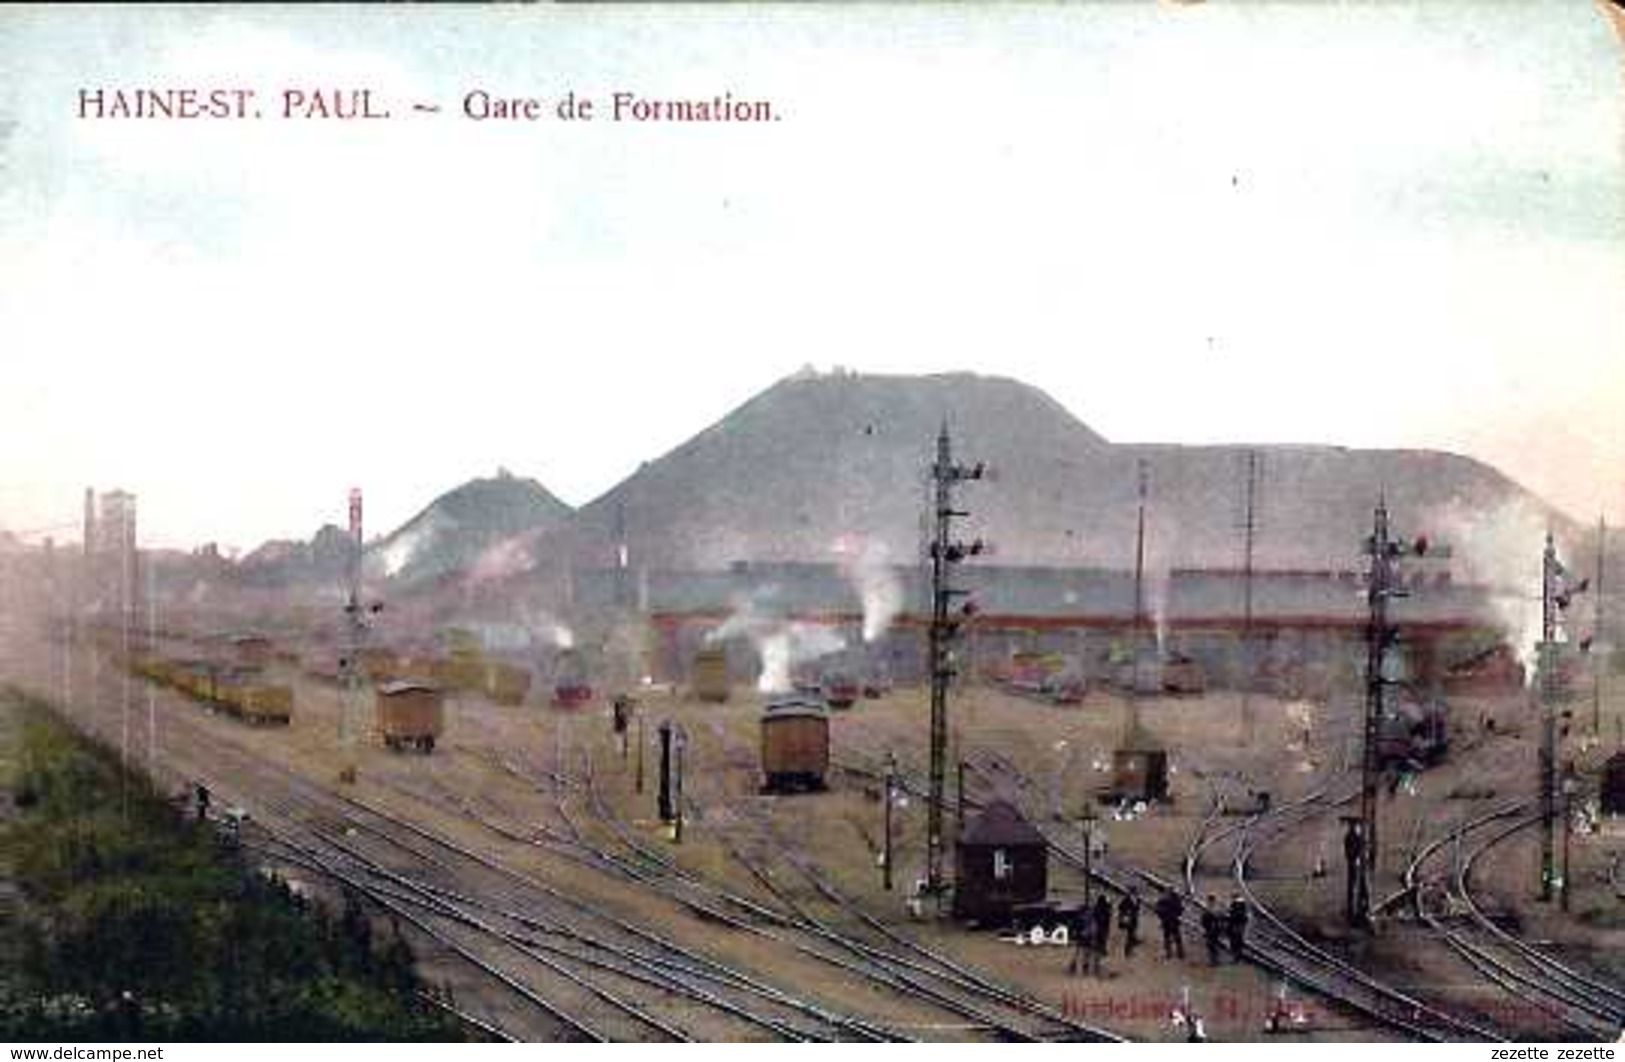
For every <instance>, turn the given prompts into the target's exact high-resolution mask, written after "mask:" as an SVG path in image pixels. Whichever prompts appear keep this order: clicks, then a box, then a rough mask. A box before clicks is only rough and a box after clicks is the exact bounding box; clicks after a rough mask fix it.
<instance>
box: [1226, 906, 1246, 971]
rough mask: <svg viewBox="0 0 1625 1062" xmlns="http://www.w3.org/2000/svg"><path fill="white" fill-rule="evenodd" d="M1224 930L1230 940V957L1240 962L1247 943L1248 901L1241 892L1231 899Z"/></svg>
mask: <svg viewBox="0 0 1625 1062" xmlns="http://www.w3.org/2000/svg"><path fill="white" fill-rule="evenodd" d="M1224 928H1225V932H1226V934H1227V935H1228V936H1229V938H1230V957H1231V958H1232V959H1234V960H1235V961H1236V962H1240V961H1241V949H1242V948H1243V947H1244V946H1245V945H1246V943H1247V900H1246V899H1245V898H1244V897H1243V896H1242V895H1241V893H1239V892H1238V893H1236V894H1235V895H1234V896H1232V897H1230V913H1229V916H1228V917H1227V918H1226V919H1225V926H1224Z"/></svg>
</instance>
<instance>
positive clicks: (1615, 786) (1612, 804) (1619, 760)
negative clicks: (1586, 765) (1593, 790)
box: [1597, 752, 1625, 815]
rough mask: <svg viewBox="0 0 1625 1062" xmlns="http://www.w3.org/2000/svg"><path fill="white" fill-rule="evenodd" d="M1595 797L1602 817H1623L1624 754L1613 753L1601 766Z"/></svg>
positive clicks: (1624, 810) (1624, 795)
mask: <svg viewBox="0 0 1625 1062" xmlns="http://www.w3.org/2000/svg"><path fill="white" fill-rule="evenodd" d="M1597 795H1598V798H1599V799H1598V803H1599V805H1600V807H1601V810H1602V813H1603V814H1604V815H1625V752H1616V753H1614V754H1613V755H1612V756H1610V757H1608V762H1607V763H1605V764H1603V765H1602V779H1601V781H1600V782H1599V783H1598V785H1597Z"/></svg>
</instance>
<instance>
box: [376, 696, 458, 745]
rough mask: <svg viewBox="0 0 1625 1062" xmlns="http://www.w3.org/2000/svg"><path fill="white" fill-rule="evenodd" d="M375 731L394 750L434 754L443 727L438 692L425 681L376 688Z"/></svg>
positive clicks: (442, 715) (443, 707)
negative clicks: (376, 726)
mask: <svg viewBox="0 0 1625 1062" xmlns="http://www.w3.org/2000/svg"><path fill="white" fill-rule="evenodd" d="M377 705H378V732H379V733H380V734H382V735H383V738H384V744H385V745H387V746H389V747H390V748H392V749H395V750H397V751H400V750H405V749H416V750H417V751H419V752H425V753H427V752H433V751H434V743H435V739H436V738H438V737H439V736H440V734H441V732H442V731H443V730H444V729H445V725H446V709H445V700H444V698H443V697H442V696H441V694H440V690H439V689H438V688H437V687H435V686H431V685H429V684H427V683H424V682H388V683H385V684H384V685H382V686H380V687H378V701H377Z"/></svg>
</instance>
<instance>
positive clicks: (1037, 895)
mask: <svg viewBox="0 0 1625 1062" xmlns="http://www.w3.org/2000/svg"><path fill="white" fill-rule="evenodd" d="M954 853H955V854H954V858H955V862H956V864H957V870H958V874H957V876H956V878H955V881H956V884H955V886H954V904H953V912H954V917H955V918H958V919H961V920H963V921H967V922H975V923H978V924H980V925H985V926H994V927H1000V926H1004V925H1008V924H1009V922H1010V918H1011V913H1012V911H1014V909H1015V908H1017V907H1025V906H1028V905H1030V904H1038V903H1043V902H1044V898H1045V896H1046V895H1047V894H1048V892H1049V845H1048V843H1047V842H1046V841H1045V840H1044V835H1043V834H1041V833H1039V832H1038V830H1037V829H1036V828H1035V827H1034V826H1033V824H1032V823H1030V822H1028V821H1027V820H1026V819H1025V818H1024V817H1023V816H1022V814H1021V812H1020V811H1017V810H1016V808H1015V806H1014V805H1013V804H1010V803H1009V802H1008V801H1004V800H994V801H992V802H991V803H989V804H988V805H987V806H986V807H985V808H983V809H982V812H981V814H979V815H977V816H976V818H975V819H973V820H971V822H970V823H969V824H967V825H966V827H965V832H964V834H963V835H962V836H961V837H960V838H959V844H958V845H957V846H956V848H955V850H954Z"/></svg>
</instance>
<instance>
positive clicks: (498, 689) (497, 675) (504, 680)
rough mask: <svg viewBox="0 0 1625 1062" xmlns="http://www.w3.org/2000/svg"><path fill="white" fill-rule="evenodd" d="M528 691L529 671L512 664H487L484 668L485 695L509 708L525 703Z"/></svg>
mask: <svg viewBox="0 0 1625 1062" xmlns="http://www.w3.org/2000/svg"><path fill="white" fill-rule="evenodd" d="M529 693H530V672H529V671H527V670H525V669H524V668H520V667H514V666H513V665H512V664H489V665H487V666H486V668H485V695H486V696H487V697H489V698H491V700H492V701H493V702H494V703H496V704H500V705H504V706H506V707H509V708H514V707H518V706H519V705H521V704H524V703H525V696H526V695H527V694H529Z"/></svg>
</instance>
